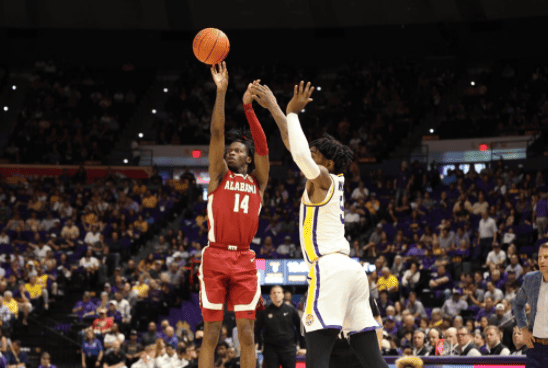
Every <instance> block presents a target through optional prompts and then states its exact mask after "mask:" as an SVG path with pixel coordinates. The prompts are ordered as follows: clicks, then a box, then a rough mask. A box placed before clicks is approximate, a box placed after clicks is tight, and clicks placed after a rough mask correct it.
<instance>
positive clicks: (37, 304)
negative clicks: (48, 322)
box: [25, 275, 49, 310]
mask: <svg viewBox="0 0 548 368" xmlns="http://www.w3.org/2000/svg"><path fill="white" fill-rule="evenodd" d="M25 290H26V291H27V292H28V293H29V296H30V303H31V304H32V306H33V309H40V308H42V307H44V309H46V310H47V309H48V308H49V306H48V305H47V304H45V303H44V296H43V292H42V285H40V284H39V283H38V277H37V276H36V275H33V276H32V277H31V278H30V280H29V282H28V283H26V284H25Z"/></svg>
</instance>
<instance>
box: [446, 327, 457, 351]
mask: <svg viewBox="0 0 548 368" xmlns="http://www.w3.org/2000/svg"><path fill="white" fill-rule="evenodd" d="M443 337H444V338H445V343H444V347H443V354H442V355H455V351H454V350H455V347H456V346H457V345H458V340H457V329H456V328H454V327H449V328H448V329H446V330H445V332H444V333H443Z"/></svg>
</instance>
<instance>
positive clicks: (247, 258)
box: [198, 62, 270, 368]
mask: <svg viewBox="0 0 548 368" xmlns="http://www.w3.org/2000/svg"><path fill="white" fill-rule="evenodd" d="M211 74H212V76H213V80H214V81H215V84H216V85H217V97H216V100H215V107H214V110H213V118H212V120H211V141H210V144H209V177H210V181H209V187H208V203H207V215H208V226H209V231H208V243H209V244H208V246H207V247H205V248H204V250H203V251H202V263H201V265H200V273H199V279H200V301H201V307H202V314H203V316H204V338H203V342H202V347H201V350H200V358H199V361H198V366H199V367H200V368H211V367H213V361H214V354H215V348H216V346H217V343H218V341H219V331H220V329H221V324H222V321H223V307H224V304H225V302H226V303H227V307H228V308H229V310H234V312H235V314H236V325H237V327H238V338H239V341H240V347H241V355H240V364H241V367H243V368H255V364H256V357H255V342H254V336H253V323H254V321H255V308H256V306H257V303H258V302H259V299H260V297H261V288H260V285H259V277H258V271H257V267H256V264H255V252H253V251H252V250H250V249H249V245H250V244H251V241H252V240H253V237H254V236H255V233H256V232H257V228H258V226H259V212H260V210H261V205H262V198H263V193H264V190H265V188H266V185H267V181H268V172H269V170H270V162H269V158H268V147H267V144H266V136H265V134H264V132H263V129H262V127H261V125H260V124H259V121H258V120H257V117H256V116H255V113H254V112H253V108H252V106H251V104H252V102H253V99H252V98H251V93H250V86H251V84H250V85H249V86H248V89H247V91H246V92H245V94H244V97H243V103H244V110H245V113H246V117H247V120H248V122H249V126H250V129H251V136H252V137H253V141H252V140H251V139H250V137H249V135H247V136H246V135H245V134H239V136H238V137H236V139H235V140H234V141H233V142H232V143H231V144H230V145H229V146H228V147H227V149H226V152H225V132H224V125H225V112H224V110H225V95H226V91H227V87H228V71H227V69H226V63H225V62H223V63H222V64H220V65H217V66H213V67H212V68H211ZM258 82H259V81H255V82H254V83H258ZM253 166H255V169H254V170H253Z"/></svg>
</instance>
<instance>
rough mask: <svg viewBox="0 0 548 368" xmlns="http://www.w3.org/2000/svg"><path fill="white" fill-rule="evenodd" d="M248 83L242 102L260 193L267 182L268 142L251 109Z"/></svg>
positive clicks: (257, 82) (268, 164)
mask: <svg viewBox="0 0 548 368" xmlns="http://www.w3.org/2000/svg"><path fill="white" fill-rule="evenodd" d="M259 82H260V80H256V81H254V82H253V84H259ZM253 84H251V83H250V84H249V85H248V87H247V90H246V91H245V93H244V97H243V103H244V111H245V117H246V118H247V122H248V123H249V128H250V130H251V135H252V137H253V142H254V143H255V155H254V157H253V162H254V163H255V172H254V174H255V177H256V178H257V181H258V184H259V190H260V192H261V195H262V194H263V193H264V191H265V189H266V186H267V184H268V173H269V171H270V158H269V156H268V144H267V141H266V135H265V134H264V131H263V127H262V126H261V123H259V119H257V115H255V111H253V106H252V103H253V98H252V97H251V86H252V85H253Z"/></svg>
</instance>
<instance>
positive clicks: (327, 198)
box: [302, 175, 335, 207]
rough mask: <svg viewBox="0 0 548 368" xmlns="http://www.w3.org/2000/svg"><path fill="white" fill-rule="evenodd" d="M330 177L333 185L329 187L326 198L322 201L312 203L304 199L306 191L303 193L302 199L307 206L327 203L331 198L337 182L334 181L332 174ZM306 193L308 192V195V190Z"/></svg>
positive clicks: (318, 205)
mask: <svg viewBox="0 0 548 368" xmlns="http://www.w3.org/2000/svg"><path fill="white" fill-rule="evenodd" d="M329 179H331V186H330V187H329V191H328V192H327V194H326V195H325V199H324V200H323V201H322V202H320V203H311V202H310V203H309V202H306V201H305V200H304V193H303V197H302V201H303V204H304V205H305V206H310V207H320V206H323V205H325V204H327V202H329V201H330V200H331V198H332V197H333V193H335V182H334V181H333V177H332V176H331V175H329ZM305 190H306V188H305ZM305 193H306V196H307V197H308V192H305Z"/></svg>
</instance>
